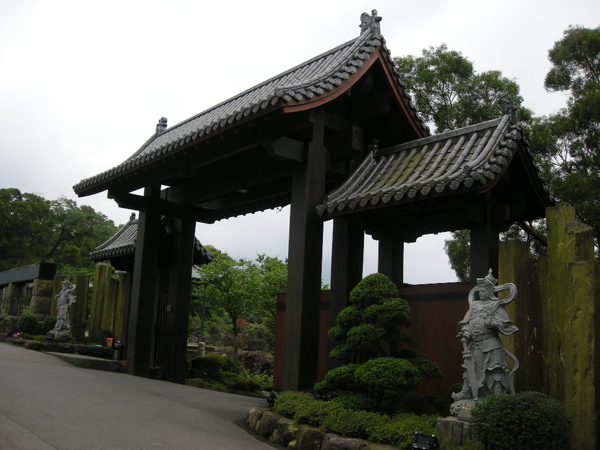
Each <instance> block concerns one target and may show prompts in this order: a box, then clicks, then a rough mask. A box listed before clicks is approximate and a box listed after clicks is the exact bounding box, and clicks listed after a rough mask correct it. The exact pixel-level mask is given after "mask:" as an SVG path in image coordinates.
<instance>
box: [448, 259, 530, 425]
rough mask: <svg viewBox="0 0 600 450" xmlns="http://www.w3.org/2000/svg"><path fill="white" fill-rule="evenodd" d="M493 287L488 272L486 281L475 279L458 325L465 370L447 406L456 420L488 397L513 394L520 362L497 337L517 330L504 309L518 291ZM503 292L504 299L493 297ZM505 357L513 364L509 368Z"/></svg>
mask: <svg viewBox="0 0 600 450" xmlns="http://www.w3.org/2000/svg"><path fill="white" fill-rule="evenodd" d="M496 284H497V280H496V279H495V278H494V277H493V276H492V270H491V269H490V271H489V273H488V274H487V275H486V276H485V278H478V279H477V284H476V285H475V287H473V288H472V289H471V291H470V292H469V298H468V300H469V310H468V311H467V314H466V315H465V317H464V319H463V320H462V321H460V322H459V325H460V333H459V334H458V337H460V340H461V342H462V345H463V367H464V369H465V371H464V374H463V378H464V380H463V386H462V389H461V391H460V392H458V393H455V394H452V398H453V399H454V403H453V404H452V405H451V407H450V412H451V413H452V414H453V415H456V416H458V417H459V418H461V415H463V416H464V414H465V411H470V409H471V408H473V407H474V406H475V403H477V402H478V401H479V400H481V399H483V398H485V397H486V396H488V395H490V394H501V393H505V394H514V393H515V387H514V373H515V371H516V370H517V368H518V367H519V362H518V360H517V358H516V357H515V356H514V355H513V354H511V353H510V352H509V351H508V350H506V349H505V348H504V347H503V345H502V342H501V341H500V338H499V336H498V334H499V333H500V334H503V335H505V336H508V335H511V334H513V333H515V332H516V331H518V328H517V327H515V326H514V325H512V322H511V321H510V319H509V318H508V314H507V313H506V309H505V308H504V306H505V305H506V304H508V303H510V302H512V301H513V300H514V298H515V297H516V295H517V288H516V286H515V285H514V284H512V283H506V284H502V285H499V286H497V285H496ZM505 290H508V291H509V293H508V295H507V296H506V297H505V298H503V299H499V298H498V297H496V295H495V294H496V293H497V292H500V291H505ZM507 358H509V359H511V360H512V361H513V364H512V369H511V368H509V365H508V362H507ZM466 414H467V415H470V414H469V413H468V412H467V413H466Z"/></svg>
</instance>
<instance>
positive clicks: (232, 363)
mask: <svg viewBox="0 0 600 450" xmlns="http://www.w3.org/2000/svg"><path fill="white" fill-rule="evenodd" d="M224 359H225V361H224V363H223V367H222V370H223V372H231V373H237V374H238V375H239V374H241V373H242V372H243V370H244V368H243V367H242V365H241V364H240V362H239V361H238V360H237V359H235V358H224Z"/></svg>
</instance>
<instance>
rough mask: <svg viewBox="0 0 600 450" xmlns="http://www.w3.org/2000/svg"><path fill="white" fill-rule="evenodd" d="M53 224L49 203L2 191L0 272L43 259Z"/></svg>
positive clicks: (0, 199) (31, 195) (9, 189)
mask: <svg viewBox="0 0 600 450" xmlns="http://www.w3.org/2000/svg"><path fill="white" fill-rule="evenodd" d="M54 223H55V217H54V214H53V212H52V210H51V208H50V202H49V201H48V200H46V199H44V198H43V197H40V196H39V195H36V194H28V193H21V191H19V190H18V189H14V188H8V189H0V271H3V270H8V269H13V268H16V267H20V266H24V265H28V264H33V263H35V262H39V261H41V260H43V259H44V256H45V251H46V248H47V242H48V240H49V239H50V237H51V234H52V229H53V228H54Z"/></svg>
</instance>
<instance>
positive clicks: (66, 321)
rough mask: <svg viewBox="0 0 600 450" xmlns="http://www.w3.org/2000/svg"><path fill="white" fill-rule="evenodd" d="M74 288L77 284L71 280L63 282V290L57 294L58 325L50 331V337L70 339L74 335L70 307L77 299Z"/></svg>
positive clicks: (48, 335)
mask: <svg viewBox="0 0 600 450" xmlns="http://www.w3.org/2000/svg"><path fill="white" fill-rule="evenodd" d="M74 290H75V285H74V284H71V282H70V281H68V280H65V281H63V282H62V290H61V291H60V292H59V293H58V295H57V296H56V325H55V326H54V329H53V330H52V331H50V332H48V334H47V337H48V338H52V339H70V338H71V337H72V335H71V315H70V314H69V307H70V306H71V305H72V304H73V303H75V301H76V297H75V295H73V291H74Z"/></svg>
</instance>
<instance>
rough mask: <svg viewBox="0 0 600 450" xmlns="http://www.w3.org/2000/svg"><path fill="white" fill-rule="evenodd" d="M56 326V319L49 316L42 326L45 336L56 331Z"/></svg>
mask: <svg viewBox="0 0 600 450" xmlns="http://www.w3.org/2000/svg"><path fill="white" fill-rule="evenodd" d="M55 326H56V317H51V316H48V317H46V318H45V319H44V323H43V324H42V330H43V332H44V334H46V333H48V332H49V331H52V330H54V327H55Z"/></svg>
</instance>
